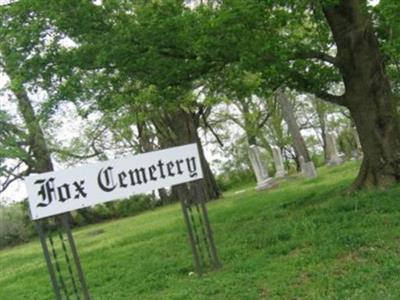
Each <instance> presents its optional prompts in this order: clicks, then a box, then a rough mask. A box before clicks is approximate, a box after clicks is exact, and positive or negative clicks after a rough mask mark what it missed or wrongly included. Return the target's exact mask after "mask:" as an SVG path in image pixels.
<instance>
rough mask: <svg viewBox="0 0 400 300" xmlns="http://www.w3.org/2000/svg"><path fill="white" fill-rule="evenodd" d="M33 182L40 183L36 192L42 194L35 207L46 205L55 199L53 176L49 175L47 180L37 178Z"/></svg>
mask: <svg viewBox="0 0 400 300" xmlns="http://www.w3.org/2000/svg"><path fill="white" fill-rule="evenodd" d="M34 184H40V185H41V186H40V190H39V192H38V195H39V196H42V201H43V202H41V203H39V204H38V205H37V207H46V206H48V205H49V204H50V203H51V202H53V200H57V196H56V192H55V188H54V178H53V177H51V178H49V179H47V180H45V179H38V180H36V181H35V182H34Z"/></svg>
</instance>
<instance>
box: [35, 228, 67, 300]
mask: <svg viewBox="0 0 400 300" xmlns="http://www.w3.org/2000/svg"><path fill="white" fill-rule="evenodd" d="M35 227H36V230H37V232H38V234H39V239H40V244H41V245H42V249H43V254H44V258H45V260H46V265H47V269H48V271H49V275H50V279H51V283H52V285H53V291H54V294H55V296H56V300H62V298H61V293H60V287H59V286H58V283H57V278H56V273H55V271H54V267H53V263H52V261H51V258H50V254H49V248H48V246H47V242H46V235H45V233H44V230H43V226H42V224H41V221H35Z"/></svg>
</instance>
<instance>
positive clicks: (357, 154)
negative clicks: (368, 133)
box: [352, 129, 363, 159]
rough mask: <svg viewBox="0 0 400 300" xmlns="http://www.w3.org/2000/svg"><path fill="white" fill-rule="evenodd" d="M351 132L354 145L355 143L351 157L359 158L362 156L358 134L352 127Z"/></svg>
mask: <svg viewBox="0 0 400 300" xmlns="http://www.w3.org/2000/svg"><path fill="white" fill-rule="evenodd" d="M352 132H353V136H354V140H355V141H356V145H357V150H356V151H355V152H354V154H353V157H354V158H355V159H359V158H362V156H363V151H362V146H361V142H360V137H359V136H358V133H357V130H355V129H353V130H352Z"/></svg>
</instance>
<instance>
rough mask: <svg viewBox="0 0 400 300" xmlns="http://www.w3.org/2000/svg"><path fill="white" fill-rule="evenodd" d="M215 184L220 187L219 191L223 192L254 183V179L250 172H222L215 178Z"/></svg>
mask: <svg viewBox="0 0 400 300" xmlns="http://www.w3.org/2000/svg"><path fill="white" fill-rule="evenodd" d="M216 180H217V184H218V186H219V187H220V189H221V191H223V192H225V191H227V190H230V189H232V188H234V187H237V186H240V185H243V184H246V183H250V182H254V181H255V177H254V174H253V172H252V171H251V170H249V169H247V170H234V171H228V172H224V173H223V174H220V175H218V176H217V179H216Z"/></svg>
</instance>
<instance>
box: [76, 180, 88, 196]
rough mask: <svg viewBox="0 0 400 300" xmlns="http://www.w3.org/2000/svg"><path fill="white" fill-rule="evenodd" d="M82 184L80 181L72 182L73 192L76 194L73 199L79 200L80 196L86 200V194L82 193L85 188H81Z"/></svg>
mask: <svg viewBox="0 0 400 300" xmlns="http://www.w3.org/2000/svg"><path fill="white" fill-rule="evenodd" d="M84 184H85V180H81V181H79V182H76V181H74V186H75V192H77V194H76V195H75V199H79V197H80V196H82V197H83V198H86V196H87V194H86V193H85V191H84V189H85V187H84V186H83V185H84Z"/></svg>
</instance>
